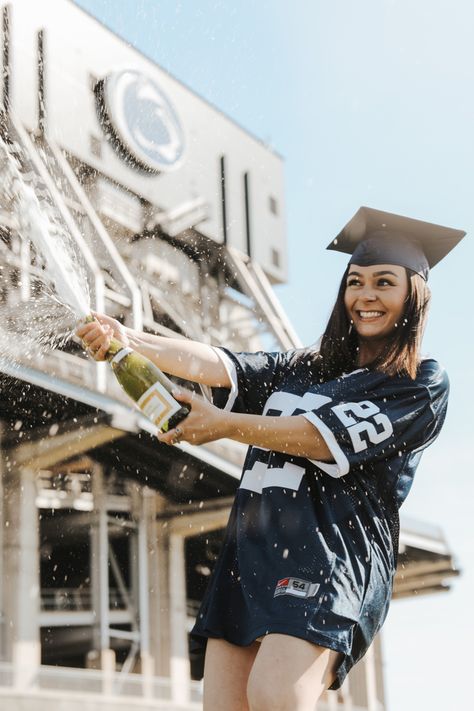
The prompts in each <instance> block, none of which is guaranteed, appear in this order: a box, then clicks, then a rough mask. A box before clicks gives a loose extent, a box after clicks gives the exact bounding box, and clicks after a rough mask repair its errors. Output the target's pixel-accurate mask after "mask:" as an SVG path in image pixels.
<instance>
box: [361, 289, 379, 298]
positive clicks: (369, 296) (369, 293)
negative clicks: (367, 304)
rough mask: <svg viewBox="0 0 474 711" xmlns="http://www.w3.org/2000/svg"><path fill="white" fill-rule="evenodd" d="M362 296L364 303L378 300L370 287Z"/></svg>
mask: <svg viewBox="0 0 474 711" xmlns="http://www.w3.org/2000/svg"><path fill="white" fill-rule="evenodd" d="M361 296H362V298H363V300H364V301H375V300H376V298H377V295H376V294H374V292H373V290H372V289H371V288H370V287H366V288H365V289H364V290H363V292H362V294H361Z"/></svg>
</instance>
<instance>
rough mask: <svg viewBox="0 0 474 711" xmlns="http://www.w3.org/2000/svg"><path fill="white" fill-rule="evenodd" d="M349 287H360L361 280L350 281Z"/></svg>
mask: <svg viewBox="0 0 474 711" xmlns="http://www.w3.org/2000/svg"><path fill="white" fill-rule="evenodd" d="M347 286H360V281H359V279H349V281H348V282H347Z"/></svg>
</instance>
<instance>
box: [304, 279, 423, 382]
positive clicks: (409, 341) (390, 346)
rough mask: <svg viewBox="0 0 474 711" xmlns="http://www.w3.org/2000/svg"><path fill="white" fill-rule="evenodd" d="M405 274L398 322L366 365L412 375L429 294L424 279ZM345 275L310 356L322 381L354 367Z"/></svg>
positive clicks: (354, 339) (354, 340) (356, 341)
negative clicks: (400, 315)
mask: <svg viewBox="0 0 474 711" xmlns="http://www.w3.org/2000/svg"><path fill="white" fill-rule="evenodd" d="M406 273H407V277H408V296H407V298H406V301H405V308H404V310H403V314H402V317H401V319H400V323H398V324H397V326H396V328H394V330H393V333H391V334H390V336H389V338H388V341H387V343H386V345H385V348H384V349H383V351H382V352H381V353H380V354H379V356H378V357H377V358H376V359H375V360H374V361H373V362H372V363H370V364H368V366H367V367H370V368H371V369H373V370H377V371H379V372H382V373H386V374H387V375H391V376H394V375H408V376H409V377H411V378H415V377H416V372H417V368H418V364H419V360H420V347H421V341H422V338H423V333H424V330H425V325H426V319H427V315H428V308H429V303H430V298H431V294H430V290H429V288H428V286H427V284H426V282H425V280H424V279H423V278H422V277H421V276H419V274H415V273H413V272H412V271H410V270H409V269H407V270H406ZM347 274H348V269H346V271H345V272H344V276H343V278H342V280H341V284H340V286H339V291H338V294H337V298H336V303H335V304H334V308H333V310H332V313H331V316H330V317H329V321H328V324H327V326H326V330H325V331H324V334H323V336H322V339H321V345H320V347H319V351H314V352H312V353H311V356H310V357H311V360H312V363H313V365H315V366H317V369H318V371H319V374H320V377H321V380H323V381H326V380H332V379H334V378H337V377H338V376H340V375H342V374H343V373H348V372H350V371H351V370H354V368H356V367H357V356H358V352H359V339H358V335H357V333H356V331H355V329H354V328H352V324H351V322H350V319H349V316H348V315H347V311H346V307H345V304H344V294H345V291H346V280H347ZM306 360H308V355H306Z"/></svg>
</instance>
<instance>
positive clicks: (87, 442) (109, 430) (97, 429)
mask: <svg viewBox="0 0 474 711" xmlns="http://www.w3.org/2000/svg"><path fill="white" fill-rule="evenodd" d="M124 434H125V432H124V431H123V430H119V429H116V428H114V427H110V426H109V425H104V424H99V425H92V426H86V427H81V428H80V429H79V428H77V427H76V428H75V429H72V430H70V431H68V432H64V433H62V434H58V435H55V436H53V437H49V438H48V439H39V440H37V441H34V442H25V443H24V444H20V445H18V446H17V447H14V448H12V449H10V450H9V451H8V453H7V455H6V459H8V461H10V462H11V464H12V465H14V466H17V467H20V466H21V467H30V468H31V467H34V468H35V469H47V468H48V467H49V466H53V465H54V464H57V463H58V462H60V461H62V460H65V459H70V458H71V457H74V456H76V455H78V454H82V453H83V452H87V451H88V450H90V449H95V448H96V447H100V446H101V445H103V444H105V443H106V442H112V441H113V440H115V439H118V438H119V437H123V436H124Z"/></svg>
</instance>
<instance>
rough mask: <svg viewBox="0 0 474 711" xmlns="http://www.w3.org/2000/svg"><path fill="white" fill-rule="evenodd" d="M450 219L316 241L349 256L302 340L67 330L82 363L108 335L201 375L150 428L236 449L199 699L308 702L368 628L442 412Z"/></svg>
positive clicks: (303, 705)
mask: <svg viewBox="0 0 474 711" xmlns="http://www.w3.org/2000/svg"><path fill="white" fill-rule="evenodd" d="M420 225H421V226H422V227H420ZM454 232H455V231H454V230H449V229H448V228H440V227H438V226H436V225H427V224H426V223H419V222H418V221H415V220H411V219H409V218H403V217H400V216H396V215H389V214H388V213H381V212H378V211H374V210H369V209H368V208H361V210H359V212H358V213H357V214H356V216H355V217H354V218H353V219H352V220H351V222H350V223H349V224H348V225H347V226H346V227H345V228H344V230H343V231H342V232H341V233H340V235H339V236H338V238H337V246H336V247H334V244H333V245H331V248H337V249H339V250H340V251H348V252H350V253H353V254H352V258H351V260H350V262H349V266H348V268H347V270H346V272H345V274H344V277H343V279H342V282H341V285H340V289H339V294H338V297H337V301H336V304H335V306H334V309H333V312H332V314H331V317H330V319H329V323H328V326H327V328H326V331H325V333H324V335H323V337H322V340H321V344H320V347H319V348H318V349H303V350H301V351H290V352H288V353H263V352H259V353H232V352H230V351H227V350H226V349H221V348H219V349H217V348H212V347H211V346H208V345H204V344H200V343H195V342H190V341H182V340H173V339H166V338H161V337H158V336H153V335H149V334H141V333H137V332H134V331H131V330H130V329H124V328H123V327H122V326H120V324H118V323H117V322H116V321H114V320H113V319H110V318H108V317H106V316H100V315H98V317H97V318H98V321H100V323H95V324H88V325H85V326H83V327H82V328H80V329H79V330H78V335H79V336H81V337H82V338H83V340H84V341H85V343H86V344H87V346H88V347H89V348H90V349H91V350H92V351H93V352H94V353H95V357H96V358H97V359H98V360H101V359H103V357H104V356H105V353H106V352H107V348H108V345H109V339H110V336H111V335H112V334H113V335H115V336H116V337H117V338H119V339H121V340H122V341H123V342H127V343H129V344H130V345H131V346H132V347H134V348H136V349H137V350H139V351H140V352H141V353H143V354H144V355H147V356H148V357H150V358H151V359H153V360H154V361H155V362H156V363H157V364H158V365H159V367H160V368H162V370H164V371H166V372H168V373H171V374H174V375H177V376H180V377H183V378H187V379H189V380H191V381H194V382H197V383H203V384H206V385H209V386H211V387H212V388H213V403H214V404H210V403H208V402H206V401H205V400H203V399H201V398H199V397H195V396H192V395H190V394H188V393H185V392H179V391H177V392H176V395H175V396H176V398H177V399H178V400H180V401H181V402H187V403H190V404H191V405H192V409H191V413H190V414H189V415H188V417H187V418H186V419H185V420H184V421H183V422H181V423H180V425H179V426H178V427H176V428H175V429H174V430H172V431H170V432H168V433H166V434H160V435H159V439H160V441H161V442H164V443H166V444H174V443H175V442H177V441H180V440H186V441H188V442H191V443H193V444H202V443H205V442H209V441H212V440H215V439H218V438H221V437H228V438H231V439H234V440H237V441H239V442H243V443H245V444H248V445H250V447H249V450H248V453H247V457H246V460H245V464H244V471H243V475H242V479H241V482H240V486H239V489H238V491H237V494H236V498H235V501H234V505H233V507H232V511H231V514H230V519H229V523H228V527H227V531H226V536H225V540H224V544H223V546H222V550H221V553H220V556H219V559H218V561H217V563H216V565H215V569H214V571H213V575H212V577H211V580H210V583H209V586H208V589H207V591H206V595H205V598H204V600H203V603H202V605H201V609H200V611H199V614H198V616H197V619H196V624H195V626H194V628H193V630H192V633H191V637H192V641H193V644H194V651H195V652H196V653H204V651H205V653H206V657H205V669H204V710H205V711H217V710H218V709H222V708H225V709H226V711H243V710H246V709H250V711H267V710H268V711H269V710H270V709H271V710H272V711H276V710H277V709H285V710H286V709H288V710H289V709H291V710H292V711H310V710H311V711H312V710H313V709H314V704H315V702H316V700H317V699H318V698H319V697H320V696H321V694H322V693H323V691H324V689H326V688H332V689H337V688H339V687H340V685H341V684H342V682H343V680H344V678H345V676H346V674H347V672H348V671H349V669H350V668H351V667H352V666H353V665H354V664H355V663H356V662H357V661H358V660H359V659H360V658H361V657H362V656H363V655H364V653H365V652H366V650H367V648H368V646H369V645H370V643H371V641H372V640H373V638H374V636H375V634H376V633H377V631H378V630H379V629H380V627H381V626H382V624H383V621H384V619H385V617H386V615H387V611H388V606H389V602H390V598H391V593H392V584H393V577H394V574H395V570H396V558H397V549H398V520H399V519H398V508H399V506H400V505H401V503H402V502H403V500H404V499H405V497H406V495H407V493H408V491H409V489H410V486H411V483H412V480H413V475H414V471H415V469H416V466H417V464H418V462H419V459H420V455H421V452H422V450H423V449H424V448H425V447H426V446H428V445H429V444H430V443H431V442H432V441H433V440H434V438H435V437H436V436H437V434H438V432H439V430H440V428H441V425H442V423H443V420H444V416H445V412H446V405H447V394H448V380H447V376H446V373H445V372H444V370H443V369H442V368H441V367H440V366H439V365H438V363H437V362H436V361H435V360H433V359H428V358H425V359H424V358H422V357H421V355H420V344H421V338H422V334H423V329H424V325H425V320H426V313H427V308H428V302H429V291H428V287H427V286H426V278H427V275H428V269H429V266H432V265H433V264H434V263H436V262H437V261H439V259H440V258H442V256H443V255H444V254H445V253H447V252H448V251H449V249H451V248H452V246H454V244H455V243H456V242H457V241H458V240H459V239H460V238H461V237H462V236H463V234H464V233H460V232H456V233H455V234H454ZM433 245H434V246H433ZM222 408H224V409H222Z"/></svg>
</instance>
